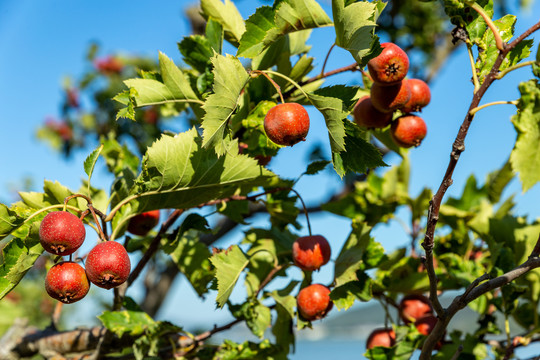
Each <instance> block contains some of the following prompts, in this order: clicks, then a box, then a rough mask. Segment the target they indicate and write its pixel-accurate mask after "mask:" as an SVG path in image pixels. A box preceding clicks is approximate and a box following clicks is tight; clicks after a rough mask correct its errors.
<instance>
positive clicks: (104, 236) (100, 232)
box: [88, 202, 109, 241]
mask: <svg viewBox="0 0 540 360" xmlns="http://www.w3.org/2000/svg"><path fill="white" fill-rule="evenodd" d="M88 209H89V210H90V212H91V213H92V217H93V218H94V222H95V223H96V227H97V229H98V233H99V237H100V238H101V240H103V241H108V240H109V239H108V237H107V235H105V233H104V232H103V229H102V228H101V224H100V223H99V219H98V217H97V215H96V210H95V209H94V206H93V205H92V203H90V202H89V203H88Z"/></svg>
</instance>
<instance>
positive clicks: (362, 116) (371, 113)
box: [353, 95, 392, 129]
mask: <svg viewBox="0 0 540 360" xmlns="http://www.w3.org/2000/svg"><path fill="white" fill-rule="evenodd" d="M353 114H354V121H355V122H356V124H358V126H362V127H366V128H377V129H382V128H385V127H386V126H388V125H389V124H390V122H391V121H392V113H391V112H381V111H379V110H377V109H376V108H375V107H374V106H373V104H372V103H371V98H370V97H369V96H368V95H366V96H364V97H362V98H360V99H359V100H358V102H357V103H356V105H355V106H354V110H353Z"/></svg>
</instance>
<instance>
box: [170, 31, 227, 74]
mask: <svg viewBox="0 0 540 360" xmlns="http://www.w3.org/2000/svg"><path fill="white" fill-rule="evenodd" d="M178 49H179V50H180V53H181V54H182V55H183V57H184V61H185V63H186V64H188V65H191V66H192V67H193V68H194V69H196V70H197V71H199V72H200V73H204V72H205V71H206V69H207V68H208V67H209V66H210V64H211V61H210V59H211V58H212V56H214V50H213V49H212V44H211V43H210V41H209V40H208V39H207V38H206V37H204V36H201V35H191V36H187V37H185V38H184V39H182V41H181V42H179V43H178ZM216 52H217V53H218V54H219V53H220V52H219V51H216Z"/></svg>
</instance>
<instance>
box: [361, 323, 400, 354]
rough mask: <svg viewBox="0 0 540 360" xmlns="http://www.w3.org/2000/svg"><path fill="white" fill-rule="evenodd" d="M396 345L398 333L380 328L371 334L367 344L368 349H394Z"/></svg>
mask: <svg viewBox="0 0 540 360" xmlns="http://www.w3.org/2000/svg"><path fill="white" fill-rule="evenodd" d="M395 343H396V333H395V332H394V330H393V329H389V328H379V329H375V330H373V331H372V332H371V334H369V337H368V339H367V342H366V349H372V348H374V347H375V346H384V347H392V346H394V344H395Z"/></svg>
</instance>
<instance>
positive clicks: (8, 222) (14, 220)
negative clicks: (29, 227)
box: [0, 204, 25, 240]
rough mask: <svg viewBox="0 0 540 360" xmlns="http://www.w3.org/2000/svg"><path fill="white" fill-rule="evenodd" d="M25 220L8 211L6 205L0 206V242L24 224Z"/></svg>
mask: <svg viewBox="0 0 540 360" xmlns="http://www.w3.org/2000/svg"><path fill="white" fill-rule="evenodd" d="M24 220H25V218H24V217H22V216H19V215H18V214H17V212H15V211H13V210H10V209H9V208H8V207H7V206H6V205H4V204H0V240H2V239H3V238H5V237H6V236H8V235H9V234H10V233H11V232H12V231H14V230H15V229H17V228H18V227H19V226H21V225H22V224H23V223H24Z"/></svg>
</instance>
